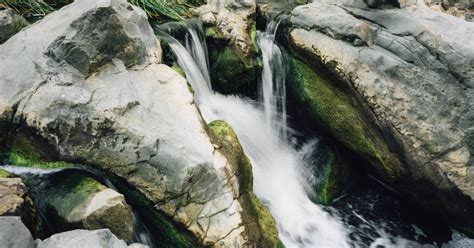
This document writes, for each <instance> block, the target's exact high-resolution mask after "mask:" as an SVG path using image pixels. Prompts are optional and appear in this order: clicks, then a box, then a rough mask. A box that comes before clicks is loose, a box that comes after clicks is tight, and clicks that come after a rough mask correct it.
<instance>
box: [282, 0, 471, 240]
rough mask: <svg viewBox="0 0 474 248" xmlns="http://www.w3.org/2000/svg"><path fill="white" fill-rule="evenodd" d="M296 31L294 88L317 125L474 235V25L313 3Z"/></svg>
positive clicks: (420, 7)
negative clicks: (473, 217)
mask: <svg viewBox="0 0 474 248" xmlns="http://www.w3.org/2000/svg"><path fill="white" fill-rule="evenodd" d="M291 22H292V25H293V27H294V28H293V30H292V31H291V32H290V43H291V49H292V52H293V53H294V54H295V56H296V57H297V58H294V59H293V61H292V71H293V72H292V73H293V76H294V78H296V79H297V80H296V81H295V82H296V83H295V84H292V85H291V87H293V91H294V92H295V93H294V94H295V95H297V99H299V102H300V103H301V104H303V105H304V106H306V107H307V110H308V111H309V112H310V113H312V114H311V115H310V116H312V117H313V118H314V119H315V120H317V122H315V123H319V124H322V125H323V126H324V127H325V128H326V129H327V130H328V131H330V132H331V133H332V134H333V135H334V136H335V137H336V138H337V139H338V140H339V141H340V142H341V143H342V144H344V145H345V146H347V147H349V148H350V149H352V150H353V151H355V152H357V153H359V154H360V155H362V156H363V157H365V158H366V159H367V160H368V161H369V162H370V164H371V165H372V168H373V170H374V171H375V172H376V173H377V174H378V175H379V177H381V178H382V179H383V180H385V181H386V182H389V183H391V184H392V185H395V186H396V187H397V188H398V189H399V190H401V192H402V193H403V194H404V195H405V196H409V197H411V198H412V199H415V200H417V201H418V202H419V203H420V204H421V205H423V206H424V207H426V209H429V210H430V211H433V212H435V213H438V214H440V215H441V216H446V217H445V220H447V221H448V222H450V223H451V224H452V225H453V226H455V227H457V228H459V229H460V230H463V231H465V232H466V233H469V234H471V235H473V234H474V222H473V221H474V220H473V219H472V218H469V217H468V216H473V214H474V170H473V169H472V165H473V156H472V154H473V151H474V146H473V143H472V140H473V137H474V136H473V135H474V129H473V126H474V125H473V122H474V119H473V112H472V110H473V109H474V106H473V104H474V102H473V101H472V99H474V90H473V87H474V69H473V67H472V65H473V63H474V36H473V35H474V26H473V24H472V23H469V22H465V21H464V20H461V19H458V18H455V17H452V16H449V15H445V14H442V13H437V12H435V11H432V10H430V9H428V8H427V7H426V6H424V4H423V3H412V4H410V3H408V4H407V6H404V8H401V9H399V8H394V7H384V6H379V8H378V9H374V8H369V7H368V6H367V4H366V2H365V1H363V0H338V1H333V0H331V1H330V0H319V1H314V3H311V4H308V5H304V6H300V7H297V8H296V9H294V10H293V12H292V17H291ZM317 74H319V75H317Z"/></svg>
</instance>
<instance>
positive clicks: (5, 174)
mask: <svg viewBox="0 0 474 248" xmlns="http://www.w3.org/2000/svg"><path fill="white" fill-rule="evenodd" d="M11 175H12V174H11V173H10V172H8V171H6V170H2V169H0V178H6V177H10V176H11Z"/></svg>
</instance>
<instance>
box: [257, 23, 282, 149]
mask: <svg viewBox="0 0 474 248" xmlns="http://www.w3.org/2000/svg"><path fill="white" fill-rule="evenodd" d="M279 24H280V21H278V19H277V20H272V21H271V22H270V23H269V24H268V27H267V30H266V31H265V32H261V31H257V41H258V45H259V47H260V49H261V51H262V61H263V70H262V78H261V83H260V86H261V95H262V96H263V106H264V112H265V118H266V121H267V123H270V124H271V125H272V127H273V129H274V130H275V131H276V133H278V134H279V136H280V137H281V139H282V140H283V141H286V140H287V137H288V133H287V131H288V128H287V122H286V119H287V117H286V87H285V81H286V71H287V68H286V61H285V59H284V56H283V53H282V51H281V49H280V47H278V45H277V44H276V43H275V36H276V31H277V30H278V26H279Z"/></svg>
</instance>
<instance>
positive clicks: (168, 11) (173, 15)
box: [129, 0, 204, 20]
mask: <svg viewBox="0 0 474 248" xmlns="http://www.w3.org/2000/svg"><path fill="white" fill-rule="evenodd" d="M129 2H130V3H131V4H133V5H136V6H138V7H140V8H142V9H143V10H144V11H145V12H146V13H147V15H148V16H149V17H151V18H159V19H162V18H163V17H167V18H170V19H173V20H182V19H183V18H184V17H188V16H190V15H191V14H190V12H189V9H190V8H193V7H197V6H200V5H202V4H203V3H204V1H203V0H129Z"/></svg>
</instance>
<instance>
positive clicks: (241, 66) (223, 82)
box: [211, 45, 259, 93]
mask: <svg viewBox="0 0 474 248" xmlns="http://www.w3.org/2000/svg"><path fill="white" fill-rule="evenodd" d="M211 61H213V63H212V66H211V77H212V81H213V82H215V83H217V87H218V88H219V90H220V91H222V92H225V93H235V92H237V91H239V89H240V88H241V87H242V86H245V85H251V84H254V83H255V82H256V80H257V78H258V74H259V65H258V62H257V60H256V59H249V58H246V57H245V56H244V55H243V54H242V52H240V51H238V50H237V49H236V48H235V47H233V46H228V45H227V46H224V47H222V48H221V49H216V50H214V51H212V54H211Z"/></svg>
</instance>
